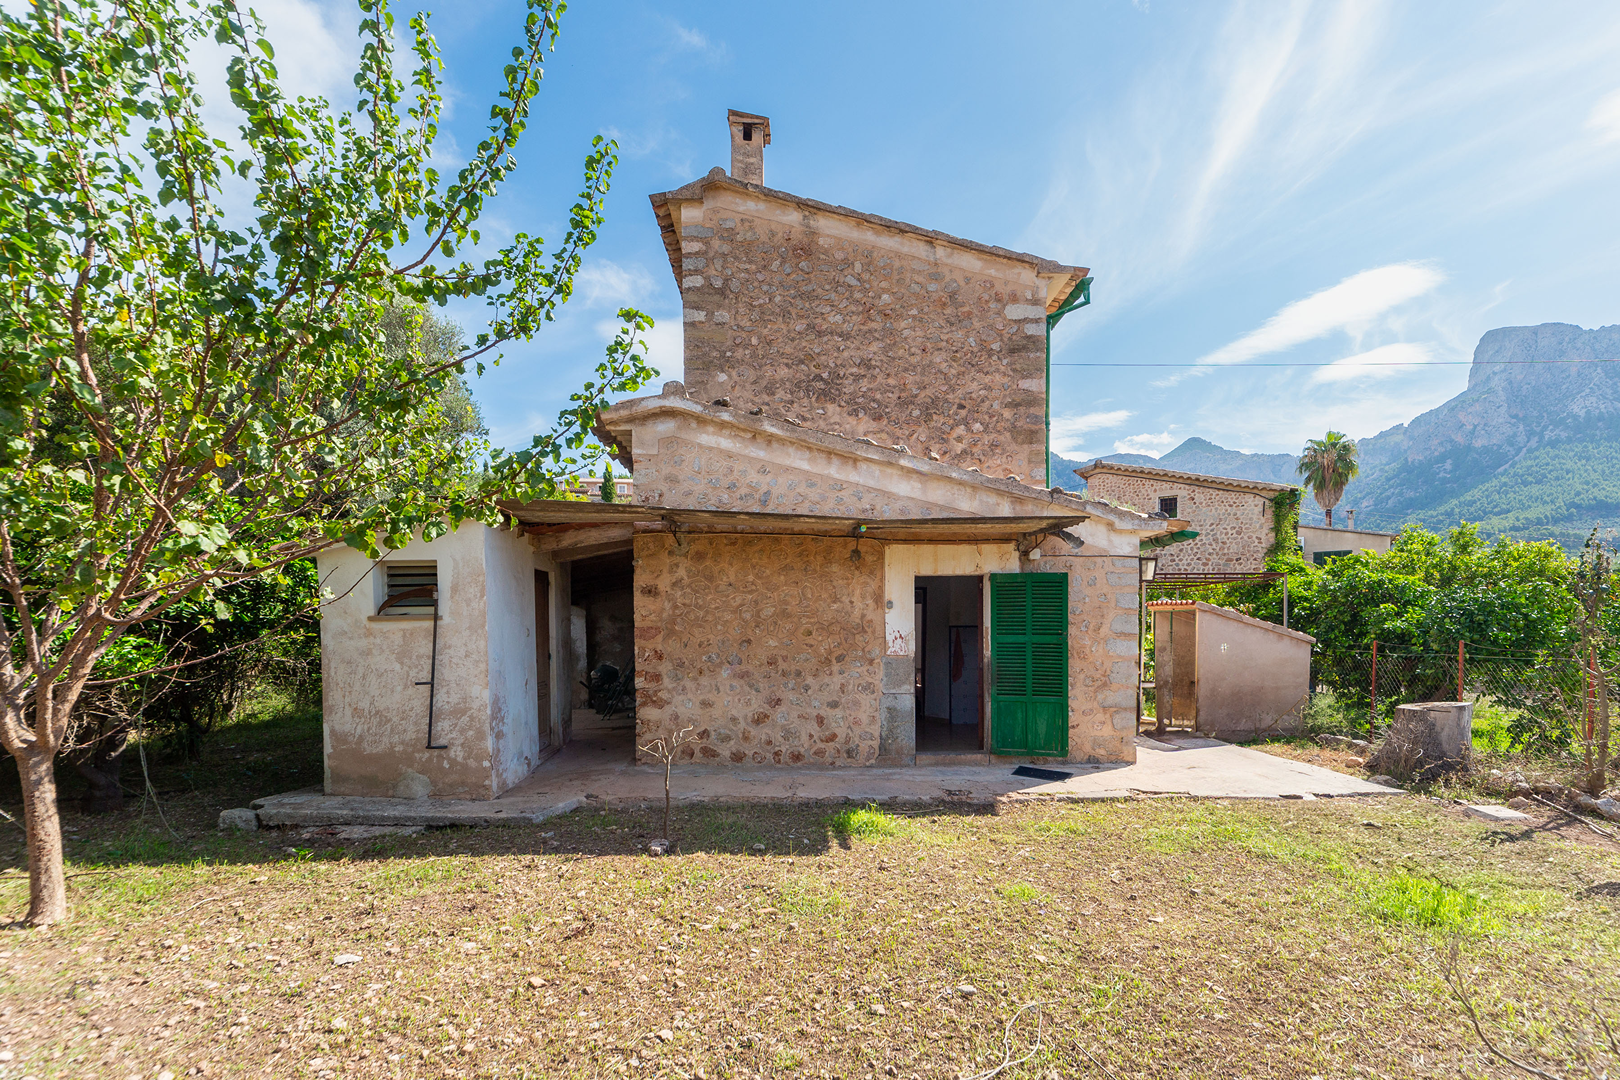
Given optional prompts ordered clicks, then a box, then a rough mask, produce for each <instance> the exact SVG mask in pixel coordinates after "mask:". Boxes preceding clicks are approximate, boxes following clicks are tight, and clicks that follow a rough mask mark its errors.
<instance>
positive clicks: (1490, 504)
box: [1053, 323, 1620, 548]
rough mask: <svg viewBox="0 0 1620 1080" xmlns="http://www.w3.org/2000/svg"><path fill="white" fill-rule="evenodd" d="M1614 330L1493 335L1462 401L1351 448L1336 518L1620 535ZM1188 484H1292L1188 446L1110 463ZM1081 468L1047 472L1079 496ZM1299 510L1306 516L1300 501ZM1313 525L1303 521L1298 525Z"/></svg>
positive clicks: (1544, 329) (1533, 533)
mask: <svg viewBox="0 0 1620 1080" xmlns="http://www.w3.org/2000/svg"><path fill="white" fill-rule="evenodd" d="M1615 358H1620V326H1606V327H1602V328H1599V329H1597V330H1584V329H1582V328H1581V327H1578V326H1571V325H1569V324H1567V323H1544V324H1542V325H1541V326H1510V327H1503V328H1501V329H1498V330H1492V331H1490V332H1489V333H1487V334H1486V335H1485V336H1484V337H1482V338H1481V339H1480V341H1479V345H1478V347H1476V348H1475V350H1474V364H1473V366H1472V367H1471V368H1470V369H1469V372H1468V388H1467V389H1466V390H1464V391H1463V392H1462V393H1460V394H1458V395H1457V396H1456V397H1454V398H1452V399H1451V400H1450V401H1448V402H1446V403H1445V404H1444V405H1441V406H1440V407H1438V408H1436V409H1431V410H1430V411H1428V412H1426V413H1424V414H1422V415H1421V416H1419V417H1417V418H1416V419H1414V420H1412V421H1411V422H1410V423H1407V424H1399V425H1397V426H1395V427H1393V428H1390V429H1388V430H1387V431H1381V432H1379V433H1378V434H1377V435H1373V436H1371V437H1368V438H1364V439H1361V440H1359V442H1360V447H1361V476H1360V477H1359V478H1358V479H1357V480H1356V481H1355V482H1354V483H1352V484H1351V485H1350V487H1349V488H1347V489H1346V491H1345V493H1344V498H1343V499H1342V500H1341V501H1340V503H1339V506H1340V507H1341V508H1343V509H1351V508H1354V509H1355V510H1356V511H1357V524H1358V525H1361V526H1362V527H1363V528H1376V529H1387V530H1390V531H1394V530H1396V529H1398V528H1399V527H1400V525H1401V524H1403V523H1405V522H1418V523H1421V524H1424V525H1427V526H1429V527H1430V528H1437V529H1439V528H1449V527H1451V526H1453V525H1456V524H1457V523H1458V522H1460V521H1473V522H1478V523H1480V524H1481V525H1482V526H1483V528H1484V529H1485V531H1486V532H1488V533H1509V534H1511V535H1514V536H1518V537H1521V538H1524V539H1550V540H1557V541H1558V542H1559V543H1561V544H1563V545H1564V546H1565V547H1568V548H1573V547H1578V546H1579V545H1580V543H1581V542H1582V541H1583V540H1584V539H1585V538H1586V534H1587V533H1588V532H1590V531H1591V529H1592V528H1593V526H1595V525H1606V526H1620V363H1614V364H1608V363H1601V364H1583V363H1569V362H1567V361H1579V360H1609V359H1615ZM1106 460H1108V461H1126V462H1134V463H1137V464H1144V465H1157V466H1159V467H1161V468H1169V469H1179V470H1182V471H1184V472H1201V473H1208V474H1212V475H1217V476H1235V477H1239V478H1242V479H1251V480H1270V481H1275V482H1280V483H1294V482H1297V479H1298V478H1297V477H1296V476H1295V474H1294V460H1295V459H1294V457H1293V456H1292V455H1289V454H1245V453H1242V452H1240V451H1236V450H1226V449H1224V448H1222V447H1219V446H1216V445H1215V444H1214V443H1211V442H1208V441H1207V440H1204V439H1188V440H1187V441H1186V442H1184V443H1182V444H1181V445H1180V446H1178V447H1176V448H1175V449H1174V450H1172V451H1170V452H1169V453H1167V454H1165V455H1164V456H1163V457H1161V458H1158V459H1153V458H1149V457H1146V456H1144V455H1140V454H1112V455H1109V457H1108V458H1107V459H1106ZM1083 464H1084V463H1083V462H1070V461H1066V460H1064V459H1061V458H1054V461H1053V467H1054V477H1055V479H1056V481H1057V482H1059V483H1063V484H1065V486H1068V485H1069V483H1070V482H1073V483H1074V484H1076V485H1077V484H1078V483H1079V480H1078V478H1077V477H1075V476H1074V473H1073V470H1074V469H1077V468H1079V467H1081V466H1082V465H1083ZM1305 505H1306V509H1307V510H1313V509H1314V503H1312V502H1311V501H1310V500H1309V499H1307V500H1306V504H1305ZM1311 516H1314V515H1311V514H1307V520H1309V518H1310V517H1311Z"/></svg>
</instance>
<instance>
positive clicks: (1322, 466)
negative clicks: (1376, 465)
mask: <svg viewBox="0 0 1620 1080" xmlns="http://www.w3.org/2000/svg"><path fill="white" fill-rule="evenodd" d="M1356 455H1357V450H1356V442H1355V440H1354V439H1351V438H1349V437H1348V436H1346V435H1345V434H1344V433H1343V432H1339V431H1330V432H1328V433H1327V435H1326V436H1325V437H1323V438H1320V439H1311V440H1310V441H1308V442H1307V443H1306V444H1305V452H1304V453H1302V454H1300V455H1299V465H1298V472H1299V475H1300V476H1303V477H1304V478H1305V483H1306V484H1308V485H1310V489H1311V494H1312V495H1314V496H1315V497H1316V501H1317V503H1318V504H1320V505H1321V507H1322V512H1323V513H1324V514H1326V515H1327V523H1328V528H1330V529H1331V528H1332V527H1333V508H1334V507H1335V506H1337V505H1338V504H1339V498H1340V497H1341V496H1342V495H1343V494H1344V489H1345V487H1346V486H1348V485H1349V483H1350V481H1352V480H1354V479H1355V478H1356V475H1357V474H1358V473H1359V472H1360V471H1361V466H1360V465H1358V464H1357V463H1356Z"/></svg>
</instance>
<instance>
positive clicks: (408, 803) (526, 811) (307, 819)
mask: <svg viewBox="0 0 1620 1080" xmlns="http://www.w3.org/2000/svg"><path fill="white" fill-rule="evenodd" d="M259 803H260V805H259V807H258V813H259V824H261V825H267V826H274V825H303V826H310V825H404V826H412V825H416V826H427V827H430V828H442V827H445V826H449V825H504V824H507V823H508V822H514V821H516V822H529V823H532V822H537V821H544V820H546V819H547V818H549V817H556V816H557V815H558V814H566V813H568V812H569V811H571V810H578V809H579V808H580V807H581V806H584V805H585V799H584V797H583V796H575V797H573V798H568V799H561V800H556V801H552V800H543V799H542V800H535V799H519V800H512V801H504V800H500V799H488V800H476V799H434V798H427V799H384V798H364V797H361V796H355V795H309V794H292V795H276V796H272V797H271V798H268V799H262V800H259Z"/></svg>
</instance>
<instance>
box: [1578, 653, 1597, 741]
mask: <svg viewBox="0 0 1620 1080" xmlns="http://www.w3.org/2000/svg"><path fill="white" fill-rule="evenodd" d="M1584 674H1585V678H1586V692H1585V693H1584V694H1582V695H1581V698H1582V700H1581V721H1582V723H1581V729H1582V730H1581V735H1582V739H1581V743H1582V745H1583V746H1584V748H1585V751H1586V753H1585V760H1586V768H1587V770H1588V771H1590V770H1591V768H1592V741H1593V740H1594V739H1595V738H1596V737H1597V650H1596V649H1592V650H1590V651H1589V652H1588V653H1587V657H1586V671H1585V672H1584Z"/></svg>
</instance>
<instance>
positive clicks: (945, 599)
mask: <svg viewBox="0 0 1620 1080" xmlns="http://www.w3.org/2000/svg"><path fill="white" fill-rule="evenodd" d="M915 584H916V608H917V672H918V675H917V710H916V711H917V752H918V753H919V754H941V753H964V754H976V753H979V752H981V751H982V750H983V749H984V644H983V622H984V579H983V578H979V577H919V578H917V579H916V582H915Z"/></svg>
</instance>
